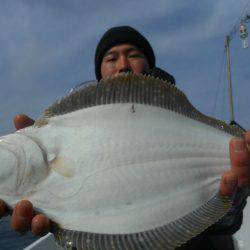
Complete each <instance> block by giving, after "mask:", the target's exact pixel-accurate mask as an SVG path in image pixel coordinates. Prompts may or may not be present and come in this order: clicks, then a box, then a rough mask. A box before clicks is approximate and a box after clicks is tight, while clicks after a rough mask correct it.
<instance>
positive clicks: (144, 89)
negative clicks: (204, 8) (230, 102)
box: [44, 73, 242, 136]
mask: <svg viewBox="0 0 250 250" xmlns="http://www.w3.org/2000/svg"><path fill="white" fill-rule="evenodd" d="M112 103H138V104H144V105H152V106H157V107H161V108H165V109H168V110H171V111H174V112H177V113H179V114H182V115H185V116H187V117H189V118H192V119H195V120H198V121H200V122H203V123H206V124H208V125H210V126H213V127H216V128H218V129H220V130H222V131H225V132H227V133H230V134H232V135H235V136H242V131H241V130H240V129H238V128H236V127H233V126H230V125H228V124H226V123H225V122H222V121H219V120H216V119H214V118H211V117H208V116H205V115H203V114H202V113H200V112H199V111H198V110H197V109H195V108H194V107H193V105H192V104H191V103H190V102H189V100H188V99H187V97H186V96H185V94H184V93H183V92H182V91H180V90H179V89H178V88H177V87H175V86H174V85H173V84H171V83H168V82H167V81H163V80H161V79H159V78H155V77H153V76H149V75H143V74H139V75H135V74H133V73H126V74H122V75H119V76H116V77H109V78H107V79H105V80H101V81H100V82H99V83H98V84H91V85H88V86H86V87H85V88H81V89H79V90H77V91H74V92H72V93H70V94H69V95H68V96H66V97H64V98H62V99H60V100H58V101H57V102H55V103H54V104H52V105H51V106H49V107H48V108H47V109H46V110H45V111H44V118H49V117H53V116H57V115H63V114H66V113H69V112H73V111H76V110H79V109H83V108H88V107H92V106H98V105H106V104H112Z"/></svg>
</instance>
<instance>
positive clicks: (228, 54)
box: [225, 36, 235, 124]
mask: <svg viewBox="0 0 250 250" xmlns="http://www.w3.org/2000/svg"><path fill="white" fill-rule="evenodd" d="M229 42H230V38H229V36H226V44H225V45H226V52H227V79H228V91H229V106H230V123H231V124H234V123H235V121H234V108H233V93H232V92H233V91H232V79H231V62H230V49H229Z"/></svg>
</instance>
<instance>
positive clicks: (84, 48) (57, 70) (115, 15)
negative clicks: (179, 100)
mask: <svg viewBox="0 0 250 250" xmlns="http://www.w3.org/2000/svg"><path fill="white" fill-rule="evenodd" d="M248 2H249V1H247V0H237V1H235V0H216V1H214V0H203V1H197V0H196V1H194V0H189V1H187V0H179V1H176V0H157V1H155V0H154V1H153V0H152V1H149V0H146V1H130V0H127V1H120V0H109V1H95V0H91V1H90V0H82V1H80V0H68V1H66V0H60V1H56V0H40V1H34V0H12V1H8V0H1V2H0V30H1V36H0V46H1V53H0V135H2V134H6V133H10V132H12V131H14V126H13V124H12V118H13V117H14V116H15V115H16V114H19V113H25V114H27V115H29V116H31V117H33V118H38V117H39V115H40V114H41V113H42V111H43V109H44V108H45V107H46V106H48V105H49V104H51V103H52V102H54V101H55V100H56V99H58V98H59V97H62V96H63V95H65V94H66V93H67V92H68V90H69V89H70V88H71V87H73V86H74V85H76V84H78V83H80V82H83V81H87V80H91V79H94V78H95V76H94V63H93V57H94V52H95V48H96V45H97V43H98V41H99V39H100V37H101V36H102V34H103V33H104V32H105V31H106V30H107V29H108V28H110V27H112V26H118V25H130V26H133V27H134V28H136V29H138V30H139V31H140V32H141V33H142V34H143V35H145V36H146V37H147V38H148V40H149V41H150V43H151V45H152V47H153V48H154V51H155V54H156V58H157V66H158V67H161V68H163V69H165V70H167V71H168V72H169V73H171V74H173V75H174V76H175V78H176V81H177V86H178V87H179V88H180V89H182V90H183V91H184V92H185V93H186V94H187V96H188V98H189V99H190V101H191V102H192V103H193V104H194V105H195V106H196V107H197V108H198V109H199V110H200V111H201V112H202V113H205V114H207V115H211V116H214V117H217V118H219V119H223V120H225V121H227V122H228V120H229V107H228V94H227V85H226V84H227V82H226V71H225V64H223V62H225V60H223V59H225V54H224V40H225V35H226V34H228V33H229V32H230V31H231V30H232V29H233V27H234V25H235V24H236V23H237V22H238V21H239V18H240V17H241V15H242V13H243V12H244V11H245V12H248V13H250V5H249V4H248V5H247V3H248ZM248 29H249V30H250V23H249V24H248ZM231 56H232V74H233V75H232V80H233V94H234V103H235V115H236V121H237V122H239V123H240V124H241V125H242V126H244V127H245V128H250V114H249V107H250V98H249V96H250V70H249V62H250V60H249V58H250V48H249V49H245V50H244V49H242V48H241V43H240V40H239V38H238V30H237V33H236V34H235V35H234V36H233V39H232V41H231ZM223 65H224V66H223Z"/></svg>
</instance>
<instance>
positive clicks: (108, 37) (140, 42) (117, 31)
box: [95, 26, 155, 81]
mask: <svg viewBox="0 0 250 250" xmlns="http://www.w3.org/2000/svg"><path fill="white" fill-rule="evenodd" d="M123 43H128V44H132V45H135V46H136V47H137V48H138V49H139V50H141V51H142V52H143V54H144V55H145V56H146V58H147V59H148V62H149V67H150V68H153V67H155V55H154V51H153V49H152V47H151V45H150V44H149V42H148V40H147V39H146V38H145V37H144V36H143V35H142V34H140V33H139V32H138V31H137V30H135V29H133V28H132V27H129V26H120V27H113V28H111V29H109V30H108V31H106V32H105V33H104V35H103V36H102V38H101V40H100V41H99V43H98V45H97V48H96V51H95V74H96V79H97V80H98V81H99V80H101V78H102V77H101V63H102V59H103V57H104V55H105V53H106V52H107V51H108V50H109V49H110V48H112V47H114V46H116V45H119V44H123Z"/></svg>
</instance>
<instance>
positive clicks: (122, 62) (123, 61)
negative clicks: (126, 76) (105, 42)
mask: <svg viewBox="0 0 250 250" xmlns="http://www.w3.org/2000/svg"><path fill="white" fill-rule="evenodd" d="M130 70H131V67H130V63H129V61H128V58H127V57H126V56H121V57H120V58H119V60H118V71H119V73H122V72H127V71H130Z"/></svg>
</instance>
